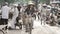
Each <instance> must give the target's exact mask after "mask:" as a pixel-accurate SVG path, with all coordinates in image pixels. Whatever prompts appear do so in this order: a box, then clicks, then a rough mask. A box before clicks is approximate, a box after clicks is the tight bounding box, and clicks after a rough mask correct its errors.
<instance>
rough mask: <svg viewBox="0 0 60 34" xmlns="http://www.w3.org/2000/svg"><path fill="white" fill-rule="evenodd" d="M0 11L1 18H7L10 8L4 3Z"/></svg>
mask: <svg viewBox="0 0 60 34" xmlns="http://www.w3.org/2000/svg"><path fill="white" fill-rule="evenodd" d="M1 11H2V18H3V19H8V18H9V17H8V16H9V11H10V8H9V7H8V6H7V5H6V6H3V7H2V9H1Z"/></svg>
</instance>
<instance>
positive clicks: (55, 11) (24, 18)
mask: <svg viewBox="0 0 60 34" xmlns="http://www.w3.org/2000/svg"><path fill="white" fill-rule="evenodd" d="M36 16H38V20H41V24H42V23H43V22H42V21H44V25H45V24H50V25H56V24H60V22H59V21H60V8H59V6H58V5H57V6H55V5H50V4H49V5H47V4H45V3H43V4H42V3H40V4H38V5H37V8H36V6H35V3H34V2H33V1H29V3H28V4H24V5H23V6H21V5H20V4H12V6H8V3H7V2H6V3H5V4H4V5H3V6H2V8H1V23H0V24H3V25H6V24H8V25H9V26H8V29H16V26H18V27H19V28H20V29H22V26H24V27H25V28H26V32H28V31H29V27H30V28H32V29H33V20H36ZM5 28H6V29H7V26H6V27H5ZM3 29H4V28H3Z"/></svg>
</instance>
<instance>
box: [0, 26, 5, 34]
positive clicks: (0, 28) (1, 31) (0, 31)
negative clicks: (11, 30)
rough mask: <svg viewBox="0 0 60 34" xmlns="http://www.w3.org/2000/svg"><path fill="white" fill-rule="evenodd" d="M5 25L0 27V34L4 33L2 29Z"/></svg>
mask: <svg viewBox="0 0 60 34" xmlns="http://www.w3.org/2000/svg"><path fill="white" fill-rule="evenodd" d="M5 26H6V25H0V34H5V31H4V30H3V29H2V28H4V27H5Z"/></svg>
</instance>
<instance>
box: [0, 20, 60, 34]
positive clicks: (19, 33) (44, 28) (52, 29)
mask: <svg viewBox="0 0 60 34" xmlns="http://www.w3.org/2000/svg"><path fill="white" fill-rule="evenodd" d="M1 27H2V26H1ZM33 27H34V29H33V30H32V34H60V27H57V26H49V25H47V24H45V25H44V24H43V25H41V21H40V20H38V19H36V20H34V26H33ZM7 34H28V33H26V32H25V29H24V28H23V29H22V30H8V33H7Z"/></svg>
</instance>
